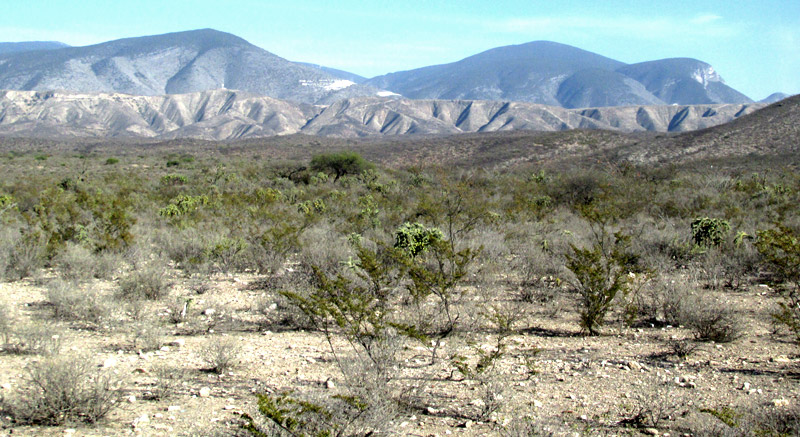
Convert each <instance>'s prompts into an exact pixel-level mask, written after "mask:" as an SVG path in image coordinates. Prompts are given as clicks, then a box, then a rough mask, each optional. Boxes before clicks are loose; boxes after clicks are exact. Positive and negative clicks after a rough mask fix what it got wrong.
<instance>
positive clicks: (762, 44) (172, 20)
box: [0, 0, 800, 100]
mask: <svg viewBox="0 0 800 437" xmlns="http://www.w3.org/2000/svg"><path fill="white" fill-rule="evenodd" d="M2 6H3V10H2V12H0V41H32V40H56V41H62V42H65V43H68V44H71V45H87V44H94V43H99V42H103V41H108V40H112V39H117V38H124V37H132V36H143V35H153V34H160V33H167V32H175V31H181V30H191V29H198V28H214V29H217V30H222V31H225V32H230V33H233V34H235V35H238V36H240V37H242V38H244V39H246V40H248V41H250V42H251V43H253V44H255V45H257V46H259V47H262V48H264V49H266V50H268V51H270V52H273V53H275V54H277V55H279V56H282V57H284V58H287V59H290V60H293V61H305V62H314V63H317V64H322V65H326V66H330V67H335V68H340V69H343V70H347V71H351V72H353V73H357V74H361V75H363V76H367V77H371V76H375V75H379V74H384V73H388V72H392V71H399V70H408V69H412V68H417V67H422V66H426V65H431V64H440V63H446V62H452V61H456V60H459V59H461V58H464V57H466V56H469V55H473V54H475V53H479V52H481V51H483V50H487V49H489V48H492V47H498V46H503V45H509V44H520V43H524V42H529V41H535V40H550V41H556V42H560V43H564V44H569V45H573V46H576V47H579V48H582V49H585V50H589V51H592V52H595V53H598V54H601V55H604V56H607V57H610V58H614V59H617V60H620V61H623V62H628V63H633V62H641V61H649V60H654V59H661V58H669V57H690V58H697V59H700V60H703V61H706V62H708V63H710V64H711V65H713V66H714V67H715V68H716V70H717V71H718V72H719V73H720V74H721V75H722V77H723V78H724V79H725V80H726V81H727V83H728V84H729V85H731V86H732V87H734V88H736V89H738V90H739V91H742V92H744V93H745V94H747V95H748V96H750V97H751V98H754V99H756V100H758V99H761V98H764V97H766V96H767V95H768V94H770V93H772V92H773V91H782V92H786V93H789V94H795V93H800V74H798V73H800V1H799V0H781V1H778V0H765V1H749V0H727V1H714V0H712V1H697V0H694V1H683V0H673V1H615V0H599V1H598V0H593V1H569V0H559V1H552V0H550V1H534V0H527V1H525V0H495V1H491V2H490V1H485V0H483V1H473V0H459V1H437V0H427V1H414V0H407V1H396V0H395V1H382V0H372V1H356V0H338V1H310V0H294V1H257V0H194V1H190V0H162V1H151V0H105V1H100V0H80V1H77V0H76V1H72V0H2Z"/></svg>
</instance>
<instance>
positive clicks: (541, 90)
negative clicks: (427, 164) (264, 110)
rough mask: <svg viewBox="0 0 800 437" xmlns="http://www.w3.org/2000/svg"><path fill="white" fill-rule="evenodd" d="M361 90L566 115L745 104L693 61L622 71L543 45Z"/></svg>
mask: <svg viewBox="0 0 800 437" xmlns="http://www.w3.org/2000/svg"><path fill="white" fill-rule="evenodd" d="M365 83H366V84H371V85H374V86H376V87H379V88H383V89H387V90H390V91H394V92H396V93H399V94H402V95H403V96H405V97H409V98H413V99H488V100H516V101H524V102H532V103H543V104H547V105H557V106H563V107H565V108H578V107H595V106H625V105H659V104H661V105H663V104H678V105H690V104H709V103H749V102H752V100H750V99H749V98H748V97H747V96H745V95H744V94H742V93H740V92H738V91H736V90H734V89H733V88H731V87H729V86H727V85H725V82H724V81H723V80H722V78H721V77H720V76H719V75H718V74H717V73H716V72H715V71H714V69H713V68H712V67H711V66H710V65H708V64H706V63H705V62H702V61H698V60H696V59H686V58H677V59H663V60H659V61H651V62H643V63H639V64H632V65H626V64H624V63H622V62H619V61H616V60H613V59H609V58H606V57H603V56H600V55H598V54H595V53H591V52H587V51H585V50H581V49H578V48H575V47H571V46H568V45H564V44H558V43H554V42H549V41H535V42H530V43H527V44H520V45H513V46H506V47H498V48H494V49H491V50H487V51H485V52H483V53H479V54H477V55H474V56H470V57H468V58H465V59H462V60H460V61H458V62H454V63H451V64H444V65H435V66H430V67H424V68H419V69H416V70H409V71H401V72H397V73H391V74H387V75H385V76H378V77H375V78H372V79H370V80H368V81H367V82H365Z"/></svg>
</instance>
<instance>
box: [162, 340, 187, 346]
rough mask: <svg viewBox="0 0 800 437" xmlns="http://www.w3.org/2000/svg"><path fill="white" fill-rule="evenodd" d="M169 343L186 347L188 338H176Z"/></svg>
mask: <svg viewBox="0 0 800 437" xmlns="http://www.w3.org/2000/svg"><path fill="white" fill-rule="evenodd" d="M167 344H168V345H169V346H175V347H184V346H185V345H186V340H184V339H182V338H176V339H175V340H172V341H171V342H169V343H167Z"/></svg>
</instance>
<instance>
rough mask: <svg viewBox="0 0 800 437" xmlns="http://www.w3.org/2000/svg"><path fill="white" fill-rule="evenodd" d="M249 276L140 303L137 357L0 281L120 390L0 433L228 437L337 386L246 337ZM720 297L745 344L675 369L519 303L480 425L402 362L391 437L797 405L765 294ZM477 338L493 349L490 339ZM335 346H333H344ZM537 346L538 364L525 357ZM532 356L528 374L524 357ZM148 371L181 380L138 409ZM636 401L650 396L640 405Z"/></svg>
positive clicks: (465, 407) (16, 362)
mask: <svg viewBox="0 0 800 437" xmlns="http://www.w3.org/2000/svg"><path fill="white" fill-rule="evenodd" d="M45 276H46V275H45ZM50 276H52V274H50ZM257 280H258V278H257V277H254V276H248V275H238V276H224V275H217V276H213V277H210V278H208V279H206V280H205V283H206V285H207V287H208V291H206V292H205V293H203V294H197V293H195V292H194V291H193V290H192V286H194V285H196V283H197V280H196V279H191V280H189V279H183V278H181V277H179V276H175V286H174V288H173V290H172V292H171V297H170V298H168V299H166V300H164V301H160V302H152V303H148V304H147V305H150V307H148V308H149V310H148V311H150V312H152V313H153V314H158V316H157V319H158V320H160V323H162V324H163V325H164V326H165V331H164V333H165V336H164V342H165V344H167V346H165V347H163V348H162V349H161V350H158V351H154V352H144V353H138V352H137V351H135V350H133V349H132V348H131V343H132V340H131V335H130V334H129V332H128V330H126V327H125V325H120V326H111V327H108V328H103V327H100V329H96V330H90V329H85V328H84V329H82V328H81V327H79V326H77V325H76V324H70V323H64V322H53V321H52V319H51V317H50V312H49V310H48V308H47V307H46V306H43V305H42V302H43V299H44V293H45V289H44V286H43V285H42V284H43V283H44V282H46V278H45V279H39V280H35V281H34V280H23V281H18V282H12V283H0V304H5V305H6V306H7V307H8V308H9V309H10V310H11V312H12V314H13V318H14V319H15V323H24V322H26V321H29V322H32V323H47V324H50V325H52V326H53V329H54V332H60V333H61V335H62V338H63V342H64V343H63V344H64V347H63V349H62V354H83V355H82V356H84V357H87V358H86V359H90V360H92V361H93V362H94V363H96V365H97V366H98V367H101V366H104V367H108V369H107V370H108V371H111V372H114V373H115V374H116V375H118V376H119V377H120V378H122V380H123V383H122V388H123V390H124V391H125V396H124V398H123V399H124V400H123V402H122V405H120V407H119V408H117V409H116V410H114V411H113V412H112V413H111V414H110V416H109V417H107V418H106V419H105V420H103V421H102V422H101V423H99V424H97V425H93V426H88V425H83V424H71V425H68V426H61V427H15V426H12V424H10V423H9V420H8V418H2V420H0V424H1V425H2V427H0V435H12V434H13V435H51V436H60V435H75V436H84V435H85V436H100V435H154V436H157V435H164V436H167V435H170V436H171V435H209V434H212V435H231V434H233V433H234V432H236V429H237V426H238V423H240V422H239V414H240V413H241V412H250V413H252V412H253V411H254V410H255V404H256V397H255V393H259V392H273V393H275V392H280V391H283V390H286V389H296V390H300V391H302V390H304V389H307V388H315V389H326V390H331V391H335V390H339V389H341V381H340V376H339V375H340V374H339V372H338V370H337V367H336V365H335V362H334V360H333V357H332V354H331V353H330V351H329V348H328V345H327V343H326V342H325V338H324V337H323V336H322V335H321V334H319V333H315V332H303V331H299V332H298V331H282V332H281V331H278V330H274V329H273V330H270V328H263V327H262V328H259V326H258V323H256V322H257V321H258V318H259V317H262V316H260V315H258V313H257V312H256V311H255V309H256V308H258V307H259V305H260V302H261V301H262V300H263V299H264V296H263V295H264V292H263V291H262V290H259V289H258V288H257V287H254V286H252V284H253V283H256V282H257ZM94 286H95V287H98V288H99V289H101V290H103V291H104V292H107V293H109V294H110V293H113V290H114V287H115V285H114V283H112V282H101V281H95V283H94ZM172 296H192V298H193V302H192V306H191V307H190V318H189V322H187V323H184V324H181V325H175V324H172V323H170V322H169V318H168V314H167V313H166V310H167V307H168V305H167V302H168V301H170V300H171V299H172ZM724 296H725V298H726V299H727V301H728V302H729V304H730V305H733V306H734V307H735V308H736V309H737V311H738V312H739V313H740V314H742V315H743V317H744V323H745V326H746V329H745V331H744V336H743V337H742V338H740V339H738V340H736V341H734V342H733V343H727V344H719V345H715V344H709V343H703V344H701V346H700V349H699V350H697V351H696V352H694V353H693V354H691V355H690V356H689V357H688V358H687V359H686V360H679V359H677V358H675V357H671V356H668V355H665V352H666V351H667V350H668V347H667V344H666V342H667V340H669V339H682V338H689V337H691V333H690V332H688V331H687V330H685V329H682V328H672V327H664V328H660V327H650V328H624V327H621V326H620V325H618V324H616V323H614V324H610V325H609V326H606V327H605V328H604V333H605V335H602V336H598V337H581V336H578V335H576V334H577V333H578V329H577V316H576V314H575V313H574V312H573V311H572V309H573V306H572V305H569V304H565V303H564V302H562V303H561V304H557V305H560V307H559V306H553V304H551V305H549V306H548V307H542V306H536V305H530V306H529V307H528V308H529V310H528V313H529V317H528V318H526V319H525V320H523V321H522V323H520V324H519V327H521V328H523V329H522V330H521V331H519V332H518V333H517V334H516V335H513V336H512V337H510V339H509V345H510V346H509V349H508V353H507V354H506V355H505V356H504V358H503V359H502V360H501V362H500V363H499V366H498V371H497V376H496V377H495V378H496V380H497V381H498V382H500V384H499V386H500V387H501V389H502V395H503V397H502V406H501V408H500V410H499V411H498V412H497V413H495V414H494V415H493V416H492V419H491V420H489V421H487V422H477V421H472V420H469V419H468V418H467V417H469V415H470V413H471V412H473V411H474V410H475V409H476V408H477V407H479V406H480V401H479V400H478V398H479V397H480V396H479V394H478V391H479V390H478V388H477V384H476V383H474V382H470V381H458V379H460V378H459V377H457V376H456V377H454V378H449V376H450V375H451V374H452V367H451V366H448V365H445V364H446V363H445V364H442V365H440V366H439V367H429V366H424V367H423V368H422V369H420V368H413V367H418V366H410V365H409V366H408V368H406V369H405V370H404V371H403V372H404V373H403V375H402V377H403V378H407V379H405V380H404V381H405V382H404V383H407V384H418V383H425V384H428V387H427V389H428V391H427V393H431V396H430V399H428V402H427V403H426V404H425V405H421V406H420V407H421V408H420V409H419V410H418V411H416V412H414V411H411V412H406V413H401V415H400V416H399V418H398V419H397V420H396V421H395V422H394V423H393V425H392V427H393V428H394V429H395V431H396V434H397V435H415V436H430V435H439V436H444V435H486V434H490V435H495V434H499V433H500V432H499V431H498V425H497V424H498V423H512V422H513V420H514V419H520V418H523V417H532V418H534V420H536V421H539V422H540V423H546V424H549V425H551V426H553V427H555V428H557V429H558V430H559V434H566V435H574V434H575V433H577V434H578V435H582V434H585V435H596V434H603V435H640V434H641V433H642V432H645V431H644V430H637V429H633V428H625V427H621V426H615V425H616V424H617V422H619V421H621V420H623V419H625V418H626V417H631V416H632V414H631V413H630V412H629V409H630V408H631V407H632V406H635V405H637V403H641V402H644V403H646V404H648V405H653V404H656V403H658V404H663V405H665V406H666V407H671V406H674V408H668V409H674V410H675V411H674V414H673V420H663V421H662V424H663V425H662V424H660V426H659V428H661V429H660V430H659V432H660V433H662V434H663V433H664V432H667V433H669V432H670V431H669V430H670V429H677V427H679V426H681V424H686V423H689V422H691V423H694V424H697V423H709V424H710V425H709V426H713V425H717V426H718V425H719V423H718V421H717V422H715V421H716V419H714V418H712V417H711V416H709V415H708V414H705V413H701V412H699V410H700V409H701V408H713V409H720V408H721V407H724V406H731V407H734V408H742V407H747V406H756V405H765V406H767V408H785V406H784V405H786V404H788V405H797V403H798V402H800V399H798V396H800V390H799V388H800V387H799V386H798V381H799V380H798V378H799V377H800V357H798V355H797V353H798V348H797V346H796V345H795V344H793V343H791V341H790V337H789V336H787V335H775V334H773V330H774V326H773V324H772V323H771V322H770V321H769V313H770V312H771V311H772V310H773V309H774V305H775V303H776V301H777V300H776V297H775V296H774V295H773V294H772V293H771V292H769V290H768V289H767V288H766V287H765V286H751V287H750V288H748V289H747V290H746V291H737V292H733V291H725V292H724ZM559 308H560V309H559ZM208 309H214V311H207V310H208ZM212 312H213V314H210V315H205V314H204V313H212ZM221 336H227V337H231V338H234V339H236V341H237V343H238V345H239V346H240V347H241V351H240V353H239V355H238V360H237V362H236V363H235V366H234V368H233V369H232V370H231V372H229V373H226V374H223V375H216V374H213V373H210V372H207V371H204V370H203V369H204V368H205V367H207V366H206V364H205V363H204V362H203V360H202V358H201V350H202V349H203V347H204V346H205V345H206V344H208V342H210V341H213V339H214V338H215V337H221ZM476 338H477V339H478V340H480V339H483V340H485V342H486V344H491V343H492V341H491V340H492V338H491V334H478V337H476ZM176 341H177V342H176ZM453 343H454V344H455V345H454V346H451V345H448V348H446V349H445V351H444V353H442V354H441V355H442V356H444V355H446V354H447V353H452V352H455V351H454V350H453V348H459V351H462V352H463V351H468V348H466V346H465V345H464V342H463V341H462V342H456V341H453ZM341 346H342V348H343V349H342V350H346V349H345V345H344V343H342V344H341ZM417 349H418V347H417V346H416V345H414V344H409V345H408V346H407V347H406V349H405V350H404V352H403V354H404V356H405V357H407V362H408V363H409V364H415V363H421V362H422V360H421V359H420V358H415V356H416V355H417V354H418V353H419V351H418V350H417ZM536 349H539V350H540V352H539V353H538V355H534V351H535V350H536ZM531 356H533V367H534V369H535V371H536V373H535V374H532V372H531V367H530V366H528V365H526V362H525V358H524V357H531ZM40 359H42V357H40V356H36V355H22V356H19V355H10V354H6V353H4V354H1V355H0V384H1V385H2V389H0V394H2V395H3V396H13V394H14V393H15V392H16V391H18V390H24V387H23V386H22V385H21V384H22V382H23V381H24V368H25V366H26V365H27V364H29V363H31V362H32V361H35V360H40ZM415 360H416V361H415ZM159 367H162V368H163V367H166V368H171V369H179V370H181V371H183V373H182V374H181V377H180V381H179V383H178V384H177V386H176V388H175V390H174V394H173V395H172V396H170V397H168V398H166V399H162V400H148V396H149V393H151V392H152V391H153V390H154V389H155V388H156V382H157V381H156V379H157V377H156V374H157V373H158V368H159ZM415 374H416V375H425V376H426V378H427V382H426V381H420V380H415V379H414V378H412V377H413V376H414V375H415ZM455 374H456V375H457V372H456V373H455ZM662 380H667V381H669V384H666V385H663V387H664V389H663V390H662V391H661V393H660V394H657V395H654V394H653V393H654V387H656V386H660V385H658V384H657V382H658V381H662ZM328 381H330V382H328ZM204 388H208V389H209V390H203V389H204ZM201 390H202V391H203V393H202V395H201ZM207 391H209V392H208V393H207ZM641 392H644V393H650V395H645V396H644V397H643V398H641V399H642V400H639V399H640V398H639V397H638V396H639V395H638V393H641ZM207 394H208V395H207ZM206 395H207V396H206ZM134 398H135V399H134ZM776 404H777V405H778V406H776ZM492 420H493V422H492ZM542 427H545V425H543V426H542ZM708 429H711V428H708ZM646 432H653V430H647V431H646ZM671 435H680V433H676V432H675V431H672V432H671ZM698 435H699V434H698Z"/></svg>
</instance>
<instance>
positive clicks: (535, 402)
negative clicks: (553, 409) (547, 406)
mask: <svg viewBox="0 0 800 437" xmlns="http://www.w3.org/2000/svg"><path fill="white" fill-rule="evenodd" d="M533 406H534V407H536V408H542V407H543V406H544V404H542V401H540V400H537V399H534V400H533Z"/></svg>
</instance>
